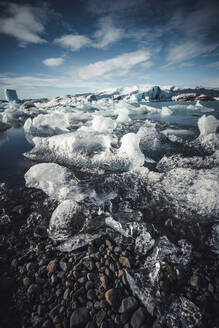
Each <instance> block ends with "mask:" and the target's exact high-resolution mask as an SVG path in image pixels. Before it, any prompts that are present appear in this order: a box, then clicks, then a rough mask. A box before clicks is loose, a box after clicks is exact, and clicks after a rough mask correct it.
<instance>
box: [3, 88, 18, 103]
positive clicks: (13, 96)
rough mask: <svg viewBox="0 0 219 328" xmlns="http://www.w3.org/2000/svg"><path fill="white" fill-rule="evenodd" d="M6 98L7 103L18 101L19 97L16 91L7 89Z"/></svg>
mask: <svg viewBox="0 0 219 328" xmlns="http://www.w3.org/2000/svg"><path fill="white" fill-rule="evenodd" d="M5 97H6V99H7V101H18V100H19V99H18V96H17V92H16V90H12V89H5Z"/></svg>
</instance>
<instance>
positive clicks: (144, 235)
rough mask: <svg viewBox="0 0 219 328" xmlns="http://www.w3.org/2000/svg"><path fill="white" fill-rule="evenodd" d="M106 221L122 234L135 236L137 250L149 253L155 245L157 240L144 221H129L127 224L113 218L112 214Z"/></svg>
mask: <svg viewBox="0 0 219 328" xmlns="http://www.w3.org/2000/svg"><path fill="white" fill-rule="evenodd" d="M105 223H106V225H107V226H108V227H110V228H112V229H113V230H115V231H116V232H119V233H120V234H121V235H122V236H124V237H127V238H133V239H134V240H135V252H136V253H140V254H147V253H148V251H149V250H150V249H151V248H152V247H153V245H154V243H155V241H154V239H153V238H152V237H151V235H150V233H149V232H148V229H147V225H146V224H145V223H143V222H141V223H140V222H128V223H125V224H122V223H120V222H119V221H117V220H115V219H113V218H112V217H111V216H108V217H106V219H105Z"/></svg>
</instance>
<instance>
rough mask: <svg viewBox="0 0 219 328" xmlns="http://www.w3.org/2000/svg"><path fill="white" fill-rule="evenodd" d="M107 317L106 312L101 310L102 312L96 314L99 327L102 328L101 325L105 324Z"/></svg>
mask: <svg viewBox="0 0 219 328" xmlns="http://www.w3.org/2000/svg"><path fill="white" fill-rule="evenodd" d="M105 316H106V311H104V310H101V311H99V312H97V314H96V323H97V326H98V327H100V325H101V323H102V322H103V320H104V318H105Z"/></svg>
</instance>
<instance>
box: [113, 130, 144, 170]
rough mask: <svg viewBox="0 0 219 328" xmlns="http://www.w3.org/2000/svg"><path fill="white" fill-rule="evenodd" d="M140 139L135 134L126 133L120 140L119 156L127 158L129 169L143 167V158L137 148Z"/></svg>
mask: <svg viewBox="0 0 219 328" xmlns="http://www.w3.org/2000/svg"><path fill="white" fill-rule="evenodd" d="M139 142H140V138H139V136H138V135H137V134H135V133H127V134H125V135H124V136H123V137H122V139H121V143H122V145H121V147H120V148H119V155H121V156H124V157H128V159H129V160H130V169H136V168H139V167H141V166H143V165H144V161H145V157H144V154H143V153H142V152H141V150H140V148H139Z"/></svg>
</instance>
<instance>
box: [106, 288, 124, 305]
mask: <svg viewBox="0 0 219 328" xmlns="http://www.w3.org/2000/svg"><path fill="white" fill-rule="evenodd" d="M120 298H121V292H120V290H119V289H118V288H112V289H109V290H107V291H106V293H105V299H106V301H107V303H108V304H109V305H111V306H112V307H114V308H117V307H118V306H119V304H120Z"/></svg>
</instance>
